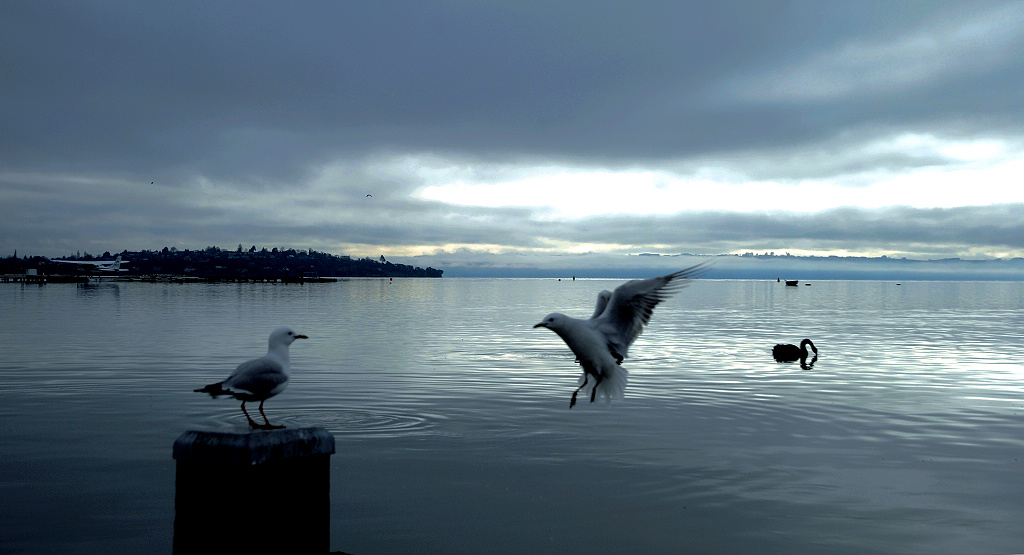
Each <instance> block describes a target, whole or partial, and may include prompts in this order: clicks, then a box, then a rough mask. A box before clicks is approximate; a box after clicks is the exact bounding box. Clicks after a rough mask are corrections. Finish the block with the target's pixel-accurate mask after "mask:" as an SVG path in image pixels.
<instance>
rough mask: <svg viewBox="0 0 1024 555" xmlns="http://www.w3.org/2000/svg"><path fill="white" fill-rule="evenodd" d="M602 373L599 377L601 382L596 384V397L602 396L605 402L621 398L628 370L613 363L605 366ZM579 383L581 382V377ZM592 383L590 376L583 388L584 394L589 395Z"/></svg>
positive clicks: (627, 377)
mask: <svg viewBox="0 0 1024 555" xmlns="http://www.w3.org/2000/svg"><path fill="white" fill-rule="evenodd" d="M602 374H603V375H604V377H603V378H602V379H601V383H600V384H598V385H597V398H602V397H603V398H604V401H605V402H606V403H610V402H611V401H612V399H622V398H623V397H625V394H626V382H627V381H628V379H629V371H628V370H626V369H625V368H623V367H621V366H619V365H615V366H610V367H607V368H605V369H604V372H603V373H602ZM580 383H583V379H582V378H581V379H580ZM593 383H594V379H593V378H590V380H588V385H587V387H586V389H585V390H584V392H585V393H586V395H590V392H591V390H592V389H593V388H594V386H593V385H592V384H593Z"/></svg>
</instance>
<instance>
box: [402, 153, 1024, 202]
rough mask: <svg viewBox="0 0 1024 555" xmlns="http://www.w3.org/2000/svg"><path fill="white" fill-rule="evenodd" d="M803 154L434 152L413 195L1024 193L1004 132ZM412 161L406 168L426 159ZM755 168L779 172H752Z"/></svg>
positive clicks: (661, 197) (1022, 164) (544, 198)
mask: <svg viewBox="0 0 1024 555" xmlns="http://www.w3.org/2000/svg"><path fill="white" fill-rule="evenodd" d="M812 154H813V153H812ZM804 156H806V153H798V154H797V155H794V156H779V157H778V158H772V157H766V156H765V155H751V156H750V157H747V158H743V157H734V158H730V159H728V160H708V161H705V162H690V163H687V164H685V166H683V169H675V170H669V169H604V168H588V167H571V166H552V165H536V166H533V165H526V164H524V165H510V166H508V167H498V168H495V167H486V168H467V166H466V164H465V163H459V164H456V163H454V162H453V163H452V164H451V165H449V166H447V168H445V162H444V161H443V160H437V159H434V160H430V161H424V162H423V165H422V166H420V167H419V169H418V170H415V171H416V173H417V174H418V176H419V178H420V179H421V180H422V182H424V183H425V185H424V186H422V187H420V188H419V189H417V190H416V192H415V193H414V196H416V197H417V198H420V199H423V200H430V201H437V202H443V203H447V204H453V205H459V206H480V207H489V208H500V207H525V208H533V209H537V210H539V211H541V213H542V216H540V217H541V218H544V219H557V218H568V219H577V218H585V217H589V216H598V215H610V214H637V215H666V214H675V213H678V212H683V211H724V212H779V211H782V212H801V213H811V212H819V211H822V210H828V209H832V208H840V207H851V208H862V209H875V208H883V207H887V206H911V207H915V208H952V207H957V206H979V205H990V204H1001V203H1017V202H1022V201H1024V194H1022V193H1021V192H1020V188H1019V185H1018V184H1019V176H1020V175H1021V174H1022V173H1024V153H1022V151H1021V148H1020V147H1019V146H1018V145H1014V148H1011V147H1010V145H1008V144H1007V143H1004V142H1001V141H998V140H987V139H986V140H972V141H958V140H943V139H939V138H936V137H934V136H932V135H921V134H903V135H898V136H895V137H891V138H887V139H884V140H875V141H871V142H868V143H864V144H862V145H860V146H859V147H851V148H847V149H844V150H842V151H841V152H840V153H839V154H834V155H810V156H806V158H807V159H809V160H815V162H812V163H813V164H815V165H819V166H824V167H826V169H827V168H828V167H833V168H843V167H859V168H866V169H861V170H859V171H857V172H850V171H845V172H844V171H843V170H838V169H837V170H834V171H831V172H823V173H818V174H816V175H823V176H822V177H813V178H807V177H800V176H799V174H800V173H803V172H805V168H801V167H799V166H800V163H799V158H801V157H804ZM894 156H903V157H908V158H910V159H914V160H929V161H928V162H926V163H920V164H919V165H917V166H913V165H906V167H904V168H903V169H898V170H897V169H892V168H891V164H887V163H886V162H885V160H886V158H887V157H889V158H891V157H894ZM794 157H795V158H797V159H798V162H797V163H794V162H793V159H794ZM822 158H826V161H825V162H822V161H821V159H822ZM829 158H838V160H831V159H829ZM408 162H409V161H408V160H406V168H411V167H414V166H416V165H417V164H415V163H408ZM748 164H749V166H747V165H748ZM887 165H888V166H890V167H887ZM745 166H746V167H745ZM754 168H756V170H755V169H754ZM754 173H756V174H758V175H771V176H773V178H760V179H755V178H750V177H748V176H749V175H751V174H754ZM812 173H813V172H812Z"/></svg>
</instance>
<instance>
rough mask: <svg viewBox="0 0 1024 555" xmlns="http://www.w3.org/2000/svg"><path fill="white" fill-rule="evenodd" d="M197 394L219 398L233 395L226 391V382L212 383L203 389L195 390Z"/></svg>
mask: <svg viewBox="0 0 1024 555" xmlns="http://www.w3.org/2000/svg"><path fill="white" fill-rule="evenodd" d="M194 391H195V392H196V393H209V394H210V397H213V398H215V399H216V398H217V397H220V396H221V395H231V392H230V391H228V390H226V389H224V382H217V383H212V384H210V385H208V386H206V387H204V388H202V389H196V390H194Z"/></svg>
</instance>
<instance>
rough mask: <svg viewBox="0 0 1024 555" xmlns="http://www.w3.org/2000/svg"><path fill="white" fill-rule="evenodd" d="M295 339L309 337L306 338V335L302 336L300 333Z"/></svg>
mask: <svg viewBox="0 0 1024 555" xmlns="http://www.w3.org/2000/svg"><path fill="white" fill-rule="evenodd" d="M295 339H309V337H307V336H305V335H302V334H301V333H300V334H299V335H296V336H295Z"/></svg>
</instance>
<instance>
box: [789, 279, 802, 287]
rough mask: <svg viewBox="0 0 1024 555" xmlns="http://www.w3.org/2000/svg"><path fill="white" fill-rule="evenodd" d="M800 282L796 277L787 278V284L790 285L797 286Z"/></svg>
mask: <svg viewBox="0 0 1024 555" xmlns="http://www.w3.org/2000/svg"><path fill="white" fill-rule="evenodd" d="M798 283H800V282H799V281H798V280H795V279H787V280H786V285H789V286H790V287H796V286H797V284H798Z"/></svg>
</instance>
